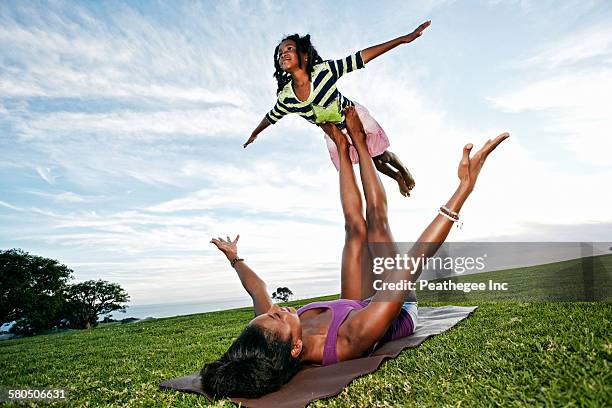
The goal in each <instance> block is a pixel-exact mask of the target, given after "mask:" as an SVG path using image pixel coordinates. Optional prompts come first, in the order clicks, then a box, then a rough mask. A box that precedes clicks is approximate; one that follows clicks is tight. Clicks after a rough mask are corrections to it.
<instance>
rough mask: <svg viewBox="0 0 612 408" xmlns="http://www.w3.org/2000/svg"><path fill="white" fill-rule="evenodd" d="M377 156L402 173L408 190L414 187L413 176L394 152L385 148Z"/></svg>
mask: <svg viewBox="0 0 612 408" xmlns="http://www.w3.org/2000/svg"><path fill="white" fill-rule="evenodd" d="M377 157H380V158H381V161H383V162H385V163H387V164H390V165H391V166H393V167H395V168H396V169H397V170H398V171H399V173H400V174H401V175H402V178H403V179H404V182H405V183H406V185H407V186H408V190H412V189H413V188H414V185H415V184H414V178H413V177H412V174H410V172H409V171H408V169H407V168H406V166H404V163H402V161H401V160H400V158H399V157H397V155H396V154H395V153H393V152H391V151H389V150H387V151H385V152H384V153H383V154H381V155H380V156H377Z"/></svg>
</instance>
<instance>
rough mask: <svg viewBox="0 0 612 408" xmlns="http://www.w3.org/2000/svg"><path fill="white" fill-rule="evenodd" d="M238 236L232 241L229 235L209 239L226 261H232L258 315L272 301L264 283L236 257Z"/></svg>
mask: <svg viewBox="0 0 612 408" xmlns="http://www.w3.org/2000/svg"><path fill="white" fill-rule="evenodd" d="M238 238H240V235H238V236H236V239H234V240H233V241H232V240H231V239H230V237H227V240H224V239H223V238H221V237H219V238H213V239H211V240H210V242H211V243H213V244H215V246H216V247H217V248H219V250H220V251H221V252H223V254H224V255H225V256H226V257H227V260H228V261H230V262H233V265H232V267H234V269H235V270H236V273H238V277H239V278H240V282H241V283H242V286H244V289H245V290H246V291H247V292H248V294H249V296H251V299H252V300H253V308H254V309H255V316H259V315H260V314H263V313H266V312H267V311H268V310H269V309H270V307H272V304H273V302H272V299H270V295H268V288H267V287H266V283H265V282H264V281H263V280H262V279H261V278H260V277H259V276H257V274H256V273H255V272H254V271H253V270H252V269H251V268H249V266H248V265H247V264H246V263H245V262H244V260H242V259H240V258H238V246H237V244H238Z"/></svg>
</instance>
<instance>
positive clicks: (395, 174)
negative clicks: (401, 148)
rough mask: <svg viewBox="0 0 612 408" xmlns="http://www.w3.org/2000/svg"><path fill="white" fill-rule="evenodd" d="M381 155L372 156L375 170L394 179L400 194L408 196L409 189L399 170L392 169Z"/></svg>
mask: <svg viewBox="0 0 612 408" xmlns="http://www.w3.org/2000/svg"><path fill="white" fill-rule="evenodd" d="M383 155H384V153H383ZM381 156H382V155H380V156H376V157H372V160H373V161H374V166H376V170H378V171H379V172H380V173H382V174H384V175H386V176H389V177H391V178H392V179H393V180H395V181H396V182H397V185H398V186H399V190H400V194H401V195H403V196H404V197H407V196H410V189H409V188H408V186H407V185H406V182H405V181H404V177H403V176H402V174H401V173H400V172H399V171H396V170H393V169H392V168H391V166H389V165H388V164H387V163H386V162H385V161H383V160H382V159H381Z"/></svg>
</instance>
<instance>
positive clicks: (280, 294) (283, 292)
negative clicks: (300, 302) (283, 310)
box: [272, 287, 293, 302]
mask: <svg viewBox="0 0 612 408" xmlns="http://www.w3.org/2000/svg"><path fill="white" fill-rule="evenodd" d="M291 296H293V292H292V291H291V289H289V288H287V287H281V288H276V290H275V291H274V292H273V293H272V299H274V300H278V301H280V302H286V301H288V300H289V298H290V297H291Z"/></svg>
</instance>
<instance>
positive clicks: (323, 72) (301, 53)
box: [244, 21, 431, 196]
mask: <svg viewBox="0 0 612 408" xmlns="http://www.w3.org/2000/svg"><path fill="white" fill-rule="evenodd" d="M430 24H431V21H426V22H424V23H423V24H421V25H420V26H418V27H417V28H416V29H415V30H414V31H413V32H412V33H410V34H407V35H404V36H401V37H398V38H396V39H394V40H391V41H387V42H385V43H382V44H379V45H375V46H373V47H370V48H366V49H364V50H361V51H358V52H357V53H355V54H354V55H349V56H348V57H346V58H342V59H339V60H328V61H323V59H322V58H321V57H320V56H319V54H318V53H317V50H315V48H314V47H313V46H312V44H311V42H310V35H306V36H304V37H300V36H299V35H298V34H294V35H290V36H288V37H286V38H284V39H283V40H282V41H281V42H280V44H279V45H278V46H277V47H276V49H275V50H274V67H275V68H276V71H275V72H274V78H276V81H277V83H278V89H277V90H276V92H277V96H278V99H277V102H276V104H275V105H274V108H272V110H271V111H270V112H268V113H267V114H266V115H265V116H264V118H263V119H262V120H261V122H260V123H259V125H258V126H257V127H256V128H255V130H253V133H251V136H250V137H249V139H248V140H247V142H246V143H245V144H244V147H247V146H248V145H249V144H251V143H253V142H254V141H255V139H256V138H257V136H258V135H259V133H261V132H262V131H263V130H264V129H265V128H267V127H268V126H270V125H273V124H275V123H276V122H278V121H279V120H280V119H281V118H282V117H283V116H285V115H287V114H289V113H297V114H298V115H300V116H301V117H303V118H304V119H306V120H307V121H309V122H310V123H313V124H316V125H319V124H321V123H325V122H327V123H334V124H335V125H336V126H337V127H338V128H339V129H341V130H342V132H343V133H344V134H345V135H346V123H345V116H344V108H346V107H347V106H355V110H356V111H357V114H358V115H359V118H360V119H361V122H362V123H363V126H364V128H365V131H366V134H367V140H366V141H367V146H368V151H369V153H370V155H371V157H372V159H373V160H374V163H375V165H376V168H377V170H378V171H380V172H381V173H383V174H386V175H387V176H389V177H391V178H393V179H394V180H395V181H397V183H398V185H399V189H400V193H401V194H402V195H404V196H409V195H410V190H412V188H413V187H414V179H413V178H412V175H411V174H410V172H409V171H408V169H406V167H405V166H404V165H403V164H402V162H401V161H400V159H399V158H398V157H397V155H395V154H394V153H392V152H390V151H388V150H387V149H388V147H389V139H388V138H387V135H386V134H385V131H384V130H383V129H382V128H381V127H380V125H379V124H378V122H376V120H374V118H372V116H370V114H369V112H368V110H367V109H366V108H365V107H363V106H361V105H360V104H358V103H356V102H355V101H351V100H349V99H348V98H346V97H345V96H344V95H342V94H341V93H340V92H338V89H337V88H336V81H337V80H338V79H339V78H340V77H341V76H342V75H344V74H346V73H349V72H351V71H354V70H356V69H360V68H363V67H364V66H365V64H367V63H368V62H370V61H372V60H373V59H374V58H376V57H378V56H379V55H382V54H384V53H385V52H387V51H389V50H391V49H392V48H395V47H397V46H398V45H400V44H408V43H410V42H412V41H414V40H415V39H417V38H419V37H420V36H421V34H422V33H423V31H424V30H425V29H426V28H427V27H429V25H430ZM347 136H348V135H347ZM325 140H326V142H327V148H328V150H329V154H330V157H331V160H332V162H333V163H334V166H336V169H339V159H338V150H337V149H336V145H335V144H334V143H333V142H332V140H331V139H330V138H329V136H328V135H327V134H326V135H325ZM349 140H350V138H349ZM350 158H351V162H352V163H358V161H359V158H358V155H357V152H356V150H355V148H354V147H353V146H351V148H350Z"/></svg>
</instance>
